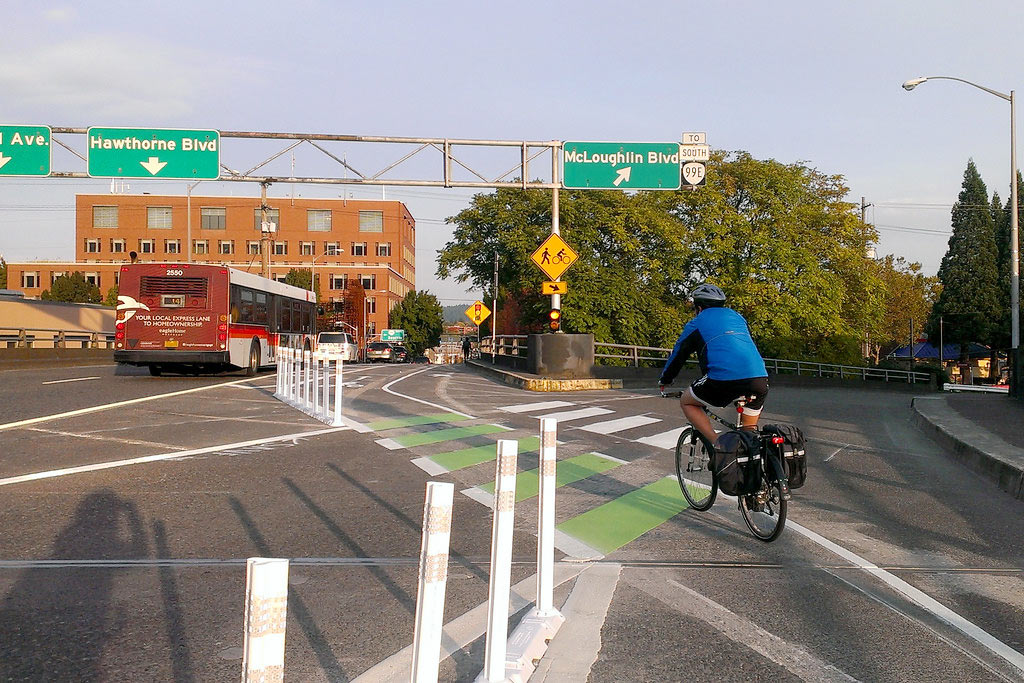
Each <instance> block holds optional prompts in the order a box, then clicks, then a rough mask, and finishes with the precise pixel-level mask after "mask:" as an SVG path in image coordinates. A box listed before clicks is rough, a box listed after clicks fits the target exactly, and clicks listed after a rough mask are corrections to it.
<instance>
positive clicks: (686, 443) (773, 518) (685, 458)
mask: <svg viewBox="0 0 1024 683" xmlns="http://www.w3.org/2000/svg"><path fill="white" fill-rule="evenodd" d="M682 394H683V392H681V391H672V392H663V393H662V394H661V395H662V397H663V398H679V397H680V396H682ZM745 403H746V401H745V399H743V398H739V399H736V400H735V401H733V405H734V406H736V424H735V425H734V424H731V423H730V422H729V421H727V420H726V419H724V418H722V417H720V416H719V415H717V414H715V413H713V412H711V411H707V412H708V415H709V416H710V417H711V418H712V419H714V420H716V421H717V422H719V423H720V424H722V425H724V426H726V427H728V428H729V429H736V428H738V427H739V426H740V413H742V412H743V405H744V404H745ZM695 437H696V440H695ZM757 437H758V445H759V449H758V450H759V454H758V455H759V460H760V466H761V487H760V488H759V489H758V490H757V491H755V492H754V493H750V494H746V495H740V496H737V498H738V501H739V508H740V512H741V513H742V514H743V521H744V522H746V525H747V528H748V529H750V533H752V534H753V535H754V537H755V538H758V539H760V540H762V541H765V542H771V541H774V540H775V539H776V538H778V537H779V534H781V533H782V529H783V528H784V527H785V525H786V512H787V510H788V507H789V505H788V503H789V499H790V498H791V497H792V495H791V494H790V491H789V484H788V481H787V478H786V472H785V468H784V467H783V464H782V458H781V457H780V456H779V447H780V446H781V444H782V442H783V439H782V437H780V436H778V435H774V434H764V433H762V432H761V431H760V430H759V431H758V432H757ZM714 452H715V451H714V446H713V445H712V444H711V443H709V442H708V440H707V438H706V437H705V436H704V435H703V434H701V433H700V432H698V431H697V430H696V429H694V428H693V426H692V425H687V426H686V427H684V428H683V431H682V432H681V433H680V434H679V439H678V440H677V441H676V450H675V461H676V462H675V464H676V478H677V479H678V480H679V488H680V490H681V491H682V493H683V497H684V498H686V502H687V503H689V505H690V507H691V508H693V509H694V510H696V511H698V512H703V511H705V510H709V509H710V508H711V506H712V505H714V504H715V497H716V496H717V495H718V477H717V476H716V475H715V472H714V470H713V469H712V466H711V455H712V454H713V453H714Z"/></svg>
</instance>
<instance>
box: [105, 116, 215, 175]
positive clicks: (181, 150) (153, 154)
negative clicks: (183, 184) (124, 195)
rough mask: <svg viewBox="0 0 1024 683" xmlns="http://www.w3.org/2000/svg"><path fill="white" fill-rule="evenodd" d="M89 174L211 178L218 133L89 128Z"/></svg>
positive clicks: (207, 131) (160, 129)
mask: <svg viewBox="0 0 1024 683" xmlns="http://www.w3.org/2000/svg"><path fill="white" fill-rule="evenodd" d="M86 137H87V138H88V142H87V149H88V154H89V175H90V176H94V177H100V178H168V179H177V180H194V179H204V180H214V179H216V178H218V177H220V133H219V132H217V131H215V130H179V129H167V128H90V129H89V131H88V133H87V136H86Z"/></svg>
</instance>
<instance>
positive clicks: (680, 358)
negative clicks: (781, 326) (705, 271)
mask: <svg viewBox="0 0 1024 683" xmlns="http://www.w3.org/2000/svg"><path fill="white" fill-rule="evenodd" d="M690 298H691V299H692V301H693V307H694V310H695V311H696V312H697V315H696V316H695V317H694V318H693V320H691V321H690V322H688V323H687V324H686V326H685V327H684V328H683V333H682V334H681V335H679V339H678V341H676V345H675V348H673V349H672V355H670V356H669V357H668V361H666V363H665V368H664V369H663V370H662V371H661V379H659V380H658V385H659V387H658V388H659V389H661V391H663V392H664V390H665V385H667V384H671V383H672V381H673V380H674V379H675V378H676V375H678V374H679V370H680V369H681V368H682V367H683V363H684V362H685V361H686V359H687V357H688V356H689V355H690V354H691V353H694V352H696V354H697V361H698V362H699V363H700V371H701V374H702V376H701V378H700V379H697V380H695V381H694V382H693V383H692V384H691V385H690V388H689V389H687V390H686V391H684V392H683V395H682V397H681V398H680V399H679V404H680V405H681V406H682V408H683V413H684V414H685V415H686V419H687V420H689V421H690V424H692V425H693V426H694V427H695V428H696V429H697V430H698V431H699V432H700V433H701V434H703V435H704V436H705V437H707V439H708V441H709V442H710V443H712V444H714V443H715V441H716V440H717V437H718V435H717V434H716V433H715V430H714V428H712V426H711V420H709V419H708V416H707V413H705V412H704V411H705V409H706V408H709V407H712V406H715V407H719V408H721V407H722V406H726V405H728V404H729V403H730V402H732V401H734V400H736V399H737V398H740V397H746V399H747V401H746V404H745V405H744V406H743V415H742V417H741V423H742V428H743V429H749V430H756V429H757V421H758V418H759V417H760V416H761V408H762V407H763V406H764V399H765V396H767V395H768V371H767V369H765V366H764V361H763V360H762V359H761V354H760V353H758V351H757V346H756V345H755V344H754V340H753V339H751V337H750V330H749V329H748V328H747V321H746V320H744V319H743V316H741V315H740V314H739V313H737V312H736V311H734V310H732V309H731V308H726V307H725V292H723V291H722V290H721V289H719V288H718V287H716V286H715V285H712V284H710V283H704V284H702V285H699V286H698V287H697V288H696V289H694V290H693V292H692V293H691V294H690Z"/></svg>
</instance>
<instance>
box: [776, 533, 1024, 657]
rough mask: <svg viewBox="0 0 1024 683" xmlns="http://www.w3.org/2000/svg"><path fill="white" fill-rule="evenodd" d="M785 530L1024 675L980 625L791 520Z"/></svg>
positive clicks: (1007, 649)
mask: <svg viewBox="0 0 1024 683" xmlns="http://www.w3.org/2000/svg"><path fill="white" fill-rule="evenodd" d="M786 527H787V528H789V529H792V530H793V531H795V532H797V533H798V534H800V535H802V536H805V537H806V538H808V539H810V540H811V541H813V542H814V543H817V544H818V545H820V546H821V547H822V548H825V549H826V550H829V551H831V552H833V553H835V554H836V555H838V556H839V557H841V558H843V559H844V560H846V561H847V562H849V563H850V564H852V565H854V566H855V567H857V568H858V569H862V570H864V571H866V572H867V573H869V574H871V575H873V576H875V577H876V578H878V579H880V580H882V581H883V582H885V583H886V584H888V585H889V587H891V588H892V589H893V590H895V591H896V592H898V593H901V594H902V595H903V596H904V597H905V598H907V599H908V600H910V601H911V602H912V603H914V604H915V605H917V606H918V607H920V608H921V609H924V610H927V611H929V612H931V613H932V614H934V615H935V616H936V617H938V618H939V619H941V620H942V621H944V622H946V623H947V624H949V625H950V626H952V627H953V628H955V629H956V630H958V631H960V632H961V633H963V634H964V635H965V636H967V637H968V638H971V639H972V640H974V641H975V642H977V643H978V644H979V645H981V646H982V647H984V648H985V649H987V650H989V651H990V652H992V653H994V654H996V655H998V656H999V657H1002V658H1003V659H1005V660H1006V661H1007V662H1009V663H1010V664H1012V665H1013V666H1015V667H1017V668H1018V669H1019V670H1020V671H1021V673H1024V654H1021V653H1020V652H1018V651H1017V650H1014V649H1013V648H1012V647H1010V646H1009V645H1007V644H1006V643H1004V642H1003V641H1001V640H999V639H998V638H996V637H995V636H993V635H992V634H990V633H989V632H988V631H985V630H984V629H982V628H981V627H980V626H978V625H976V624H974V623H973V622H971V621H969V620H967V619H965V618H964V617H962V616H960V615H959V614H957V613H956V612H954V611H953V610H951V609H949V608H948V607H946V606H945V605H943V604H942V603H941V602H939V601H938V600H936V599H935V598H933V597H931V596H929V595H927V594H926V593H924V592H922V591H921V590H919V589H917V588H914V587H913V586H911V585H910V584H909V583H907V582H906V581H904V580H903V579H901V578H899V577H897V576H895V575H894V574H891V573H889V572H887V571H886V570H884V569H881V568H880V567H878V566H877V565H875V564H873V563H871V562H868V561H867V560H866V559H864V558H863V557H861V556H860V555H857V554H856V553H854V552H852V551H850V550H847V549H846V548H844V547H842V546H841V545H839V544H837V543H833V542H832V541H830V540H828V539H827V538H825V537H824V536H822V535H820V534H818V533H815V532H814V531H811V530H810V529H808V528H807V527H804V526H801V525H799V524H797V523H796V522H794V521H792V520H786Z"/></svg>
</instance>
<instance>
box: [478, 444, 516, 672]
mask: <svg viewBox="0 0 1024 683" xmlns="http://www.w3.org/2000/svg"><path fill="white" fill-rule="evenodd" d="M518 449H519V442H518V441H512V440H510V439H502V440H500V441H498V458H497V465H496V468H495V476H494V523H493V525H492V532H491V577H490V586H489V590H488V594H487V639H486V642H485V645H484V670H483V672H481V674H480V677H478V678H477V680H478V681H481V680H482V681H487V683H498V682H499V681H504V680H505V653H506V649H507V643H506V639H507V638H508V599H509V593H510V591H511V587H512V586H511V581H512V531H513V524H514V523H515V511H516V459H517V452H518Z"/></svg>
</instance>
